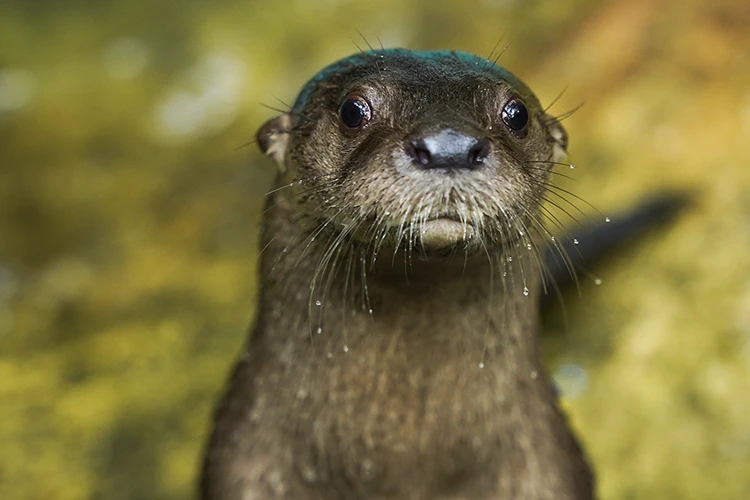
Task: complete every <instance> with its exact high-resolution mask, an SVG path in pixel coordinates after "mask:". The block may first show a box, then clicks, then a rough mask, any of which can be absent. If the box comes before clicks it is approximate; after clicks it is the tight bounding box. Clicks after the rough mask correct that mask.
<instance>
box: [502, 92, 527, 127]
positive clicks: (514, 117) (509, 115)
mask: <svg viewBox="0 0 750 500" xmlns="http://www.w3.org/2000/svg"><path fill="white" fill-rule="evenodd" d="M500 117H501V118H502V119H503V123H504V124H505V125H507V126H508V128H509V129H511V130H512V131H514V132H520V131H521V130H523V129H525V128H526V125H528V124H529V111H528V110H527V109H526V105H525V104H524V103H523V101H521V99H518V98H516V99H511V100H510V101H508V102H507V103H506V104H505V107H504V108H503V112H502V113H501V114H500Z"/></svg>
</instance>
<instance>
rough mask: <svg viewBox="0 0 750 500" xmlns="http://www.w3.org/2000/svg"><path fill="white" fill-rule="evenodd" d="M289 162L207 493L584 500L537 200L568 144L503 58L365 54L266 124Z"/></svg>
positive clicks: (212, 447) (213, 446) (266, 137)
mask: <svg viewBox="0 0 750 500" xmlns="http://www.w3.org/2000/svg"><path fill="white" fill-rule="evenodd" d="M257 142H258V144H259V146H260V148H261V149H262V151H263V152H264V153H265V154H266V155H267V156H269V157H270V158H272V159H273V160H274V161H275V162H276V164H277V165H278V168H279V173H278V180H277V185H276V188H275V190H274V191H273V192H272V193H271V194H270V195H269V198H268V201H267V206H266V209H265V212H264V219H263V224H262V252H261V259H260V294H259V297H260V298H259V304H258V309H257V318H256V321H255V326H254V328H253V329H252V332H251V334H250V336H249V339H248V344H247V347H246V350H245V352H244V353H243V355H242V356H241V358H240V360H239V362H238V363H237V365H236V367H235V369H234V373H233V375H232V377H231V381H230V383H229V389H228V391H227V392H226V395H225V396H224V398H223V399H222V401H221V402H220V404H219V405H218V406H217V410H216V413H215V421H214V429H213V432H212V435H211V437H210V440H209V443H208V446H207V449H206V454H205V461H204V467H203V475H202V479H201V495H202V498H204V499H206V500H215V499H226V500H228V499H271V498H289V499H467V500H468V499H479V498H481V499H520V498H524V499H529V500H531V499H538V500H542V499H550V500H551V499H555V500H564V499H590V498H593V497H594V495H595V494H594V490H595V484H594V483H595V481H594V476H593V473H592V470H591V468H590V466H589V464H588V460H587V457H586V454H585V452H584V451H583V449H582V447H581V446H580V445H579V443H578V441H577V439H576V437H575V436H574V435H573V433H572V432H571V429H570V428H569V426H568V424H567V422H566V418H565V417H564V415H563V413H562V412H561V411H560V409H559V407H558V404H557V399H556V394H555V390H554V388H553V384H552V383H551V381H550V378H549V377H548V375H547V373H546V372H545V369H544V366H543V365H542V362H541V360H540V352H539V341H538V336H539V300H538V298H539V295H540V293H541V292H542V291H543V290H544V288H545V286H546V281H545V280H544V279H543V278H544V264H543V256H542V255H543V253H544V252H545V249H547V248H552V249H556V250H560V248H559V241H556V240H555V238H553V237H551V235H550V233H549V232H548V231H547V229H546V228H545V226H544V220H545V218H547V217H548V214H547V213H546V212H545V211H544V209H543V208H542V202H543V200H544V198H545V193H546V190H547V188H548V186H549V183H550V175H551V169H552V167H553V166H554V165H555V164H556V163H558V162H560V161H561V160H562V159H563V158H564V156H565V155H566V150H567V144H568V139H567V134H566V132H565V130H564V129H563V127H562V126H561V124H560V122H559V120H558V119H556V118H555V117H553V116H551V115H550V114H548V113H547V112H546V111H545V109H544V108H542V106H541V104H540V102H539V101H538V99H537V98H536V97H535V96H534V94H533V93H532V91H531V90H530V89H529V87H527V86H526V85H525V84H524V83H522V82H521V80H519V79H518V78H517V77H516V76H514V75H513V74H512V73H510V72H509V71H507V70H506V69H504V68H502V67H500V66H499V65H497V64H496V63H495V62H493V61H491V60H488V59H485V58H481V57H478V56H474V55H471V54H467V53H462V52H454V51H434V52H417V51H410V50H405V49H382V50H370V51H366V52H362V53H358V54H356V55H353V56H350V57H347V58H345V59H342V60H340V61H338V62H336V63H334V64H332V65H330V66H328V67H326V68H325V69H323V70H322V71H321V72H320V73H318V74H317V75H316V76H314V77H313V78H312V79H311V80H310V81H309V82H308V83H307V84H305V85H304V87H303V88H302V90H301V92H300V94H299V96H298V97H297V99H296V101H295V103H294V105H293V106H292V108H291V109H290V111H288V112H285V113H283V114H281V115H280V116H278V117H276V118H273V119H271V120H270V121H268V122H267V123H266V124H264V125H263V126H262V127H261V128H260V130H259V131H258V133H257Z"/></svg>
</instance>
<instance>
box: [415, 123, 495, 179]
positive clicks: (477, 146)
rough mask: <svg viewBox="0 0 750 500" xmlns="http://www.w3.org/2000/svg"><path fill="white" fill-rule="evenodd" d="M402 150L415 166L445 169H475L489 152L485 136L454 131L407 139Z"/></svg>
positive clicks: (481, 163)
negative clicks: (481, 137) (478, 136)
mask: <svg viewBox="0 0 750 500" xmlns="http://www.w3.org/2000/svg"><path fill="white" fill-rule="evenodd" d="M405 149H406V153H407V154H408V155H409V156H410V157H411V159H412V162H413V163H414V164H415V165H417V166H419V167H422V168H424V169H442V170H445V171H453V170H473V169H476V168H478V167H480V166H482V165H483V164H484V161H485V160H486V159H487V157H488V156H489V154H490V144H489V142H488V141H487V140H486V139H480V138H477V137H474V136H471V135H467V134H462V133H460V132H456V131H455V130H441V131H440V132H438V133H436V134H430V135H427V136H425V137H417V138H414V139H411V140H409V141H407V143H406V146H405Z"/></svg>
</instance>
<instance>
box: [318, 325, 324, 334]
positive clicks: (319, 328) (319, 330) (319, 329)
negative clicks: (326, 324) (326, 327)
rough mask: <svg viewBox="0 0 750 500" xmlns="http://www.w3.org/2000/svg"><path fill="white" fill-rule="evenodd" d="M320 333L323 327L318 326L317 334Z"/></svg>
mask: <svg viewBox="0 0 750 500" xmlns="http://www.w3.org/2000/svg"><path fill="white" fill-rule="evenodd" d="M321 333H323V329H322V328H321V327H318V331H317V334H318V335H320V334H321Z"/></svg>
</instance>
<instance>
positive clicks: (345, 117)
mask: <svg viewBox="0 0 750 500" xmlns="http://www.w3.org/2000/svg"><path fill="white" fill-rule="evenodd" d="M340 115H341V123H343V124H344V125H346V126H347V127H349V128H362V127H364V126H365V125H367V123H368V122H369V121H370V118H372V109H371V108H370V105H369V104H368V102H367V101H365V99H364V97H360V96H352V97H349V98H347V99H346V101H344V104H342V105H341V111H340Z"/></svg>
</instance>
